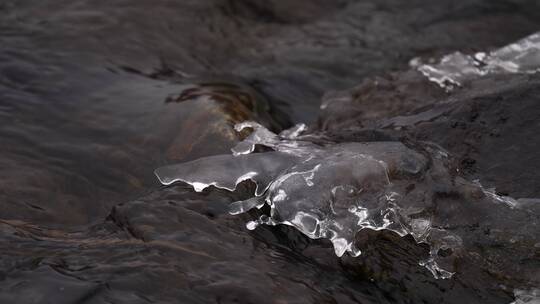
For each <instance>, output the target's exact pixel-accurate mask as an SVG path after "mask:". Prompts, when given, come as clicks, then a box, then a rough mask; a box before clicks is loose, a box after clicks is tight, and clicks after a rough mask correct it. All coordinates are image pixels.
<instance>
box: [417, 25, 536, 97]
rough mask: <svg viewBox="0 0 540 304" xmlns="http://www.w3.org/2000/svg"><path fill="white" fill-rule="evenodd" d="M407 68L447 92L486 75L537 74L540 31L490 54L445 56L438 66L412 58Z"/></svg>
mask: <svg viewBox="0 0 540 304" xmlns="http://www.w3.org/2000/svg"><path fill="white" fill-rule="evenodd" d="M410 65H411V66H413V67H416V68H417V69H418V70H419V71H420V72H422V74H424V75H425V76H426V77H427V78H428V79H429V80H430V81H433V82H435V83H437V84H438V85H439V86H441V87H442V88H445V89H447V90H452V89H453V88H454V87H456V86H461V85H463V84H464V83H465V82H467V81H469V80H472V79H475V78H478V77H481V76H485V75H488V74H512V73H522V74H532V73H537V72H539V71H540V32H538V33H535V34H532V35H530V36H528V37H526V38H523V39H521V40H519V41H517V42H515V43H512V44H510V45H507V46H505V47H502V48H500V49H497V50H494V51H491V52H489V53H485V52H479V53H476V54H474V55H466V54H463V53H461V52H455V53H452V54H449V55H446V56H444V57H443V58H442V59H441V60H440V62H439V63H437V64H423V63H422V62H421V60H419V59H418V58H415V59H413V60H411V62H410Z"/></svg>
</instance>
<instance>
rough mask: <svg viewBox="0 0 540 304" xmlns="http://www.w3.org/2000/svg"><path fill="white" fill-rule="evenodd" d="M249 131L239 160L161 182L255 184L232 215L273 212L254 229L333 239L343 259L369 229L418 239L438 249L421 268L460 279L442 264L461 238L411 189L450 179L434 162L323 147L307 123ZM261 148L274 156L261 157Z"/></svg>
mask: <svg viewBox="0 0 540 304" xmlns="http://www.w3.org/2000/svg"><path fill="white" fill-rule="evenodd" d="M244 128H251V129H253V132H252V133H251V135H250V136H249V137H248V138H246V139H245V140H244V141H242V142H240V143H239V144H238V145H237V146H236V147H234V148H233V149H232V152H233V153H232V154H231V155H217V156H210V157H205V158H202V159H198V160H195V161H191V162H187V163H182V164H177V165H172V166H166V167H162V168H159V169H157V170H156V172H155V173H156V175H157V177H158V178H159V180H160V181H161V182H162V183H163V184H165V185H169V184H171V183H173V182H176V181H182V182H185V183H188V184H190V185H192V186H193V188H194V190H195V191H198V192H200V191H203V190H204V189H205V188H207V187H209V186H214V187H217V188H222V189H226V190H229V191H234V190H235V188H236V186H237V185H238V184H239V183H241V182H242V181H245V180H251V181H253V182H254V183H255V184H256V185H257V187H256V190H255V193H254V194H253V197H252V198H250V199H247V200H245V201H238V202H234V203H232V204H231V206H230V213H231V214H239V213H244V212H247V211H248V210H250V209H252V208H261V207H262V206H264V205H268V206H269V207H270V214H269V215H263V216H261V217H260V218H259V219H257V220H254V221H251V222H249V223H247V225H246V226H247V228H248V229H255V228H256V227H257V226H258V225H277V224H285V225H290V226H293V227H295V228H297V229H298V230H300V231H301V232H303V233H304V234H305V235H307V236H308V237H310V238H314V239H316V238H327V239H329V240H330V241H331V242H332V243H333V245H334V249H335V253H336V255H338V256H342V255H343V254H344V253H346V252H348V253H349V254H351V255H353V256H358V255H359V254H361V248H359V247H358V246H357V245H356V244H355V235H356V233H357V232H359V231H360V230H362V229H372V230H381V229H387V230H390V231H393V232H396V233H398V234H399V235H401V236H404V235H407V234H410V235H412V236H413V237H414V238H415V240H416V241H417V242H425V243H428V244H430V246H431V252H430V253H431V255H430V257H429V258H428V259H426V260H423V261H419V263H420V265H423V266H425V267H427V268H428V269H429V270H430V271H431V272H432V273H433V274H434V276H435V277H440V278H448V277H450V276H451V275H452V273H451V272H449V271H446V270H444V269H442V268H441V267H439V265H438V264H437V261H436V260H437V252H438V251H439V250H440V249H443V250H444V249H448V248H456V247H459V246H461V243H462V240H461V238H460V237H459V236H457V235H452V234H450V233H448V232H447V231H445V230H444V229H441V228H437V227H435V226H434V225H433V221H434V218H433V215H432V214H430V213H429V212H426V210H428V209H430V208H433V206H430V204H432V200H430V198H429V195H425V194H424V193H426V190H425V189H424V190H423V189H422V188H419V190H418V191H417V192H414V191H412V192H411V191H410V190H407V185H410V182H411V181H414V180H416V181H419V180H424V181H425V180H429V178H430V177H428V176H427V175H426V176H425V172H426V171H427V170H428V167H429V168H430V169H429V170H431V171H435V174H434V175H435V176H440V175H444V174H447V171H445V169H444V168H443V166H442V165H441V164H440V163H438V162H437V161H435V160H434V158H431V157H429V156H426V155H425V153H419V152H417V151H415V150H413V149H411V148H409V147H407V146H406V145H404V144H403V143H401V142H369V143H343V144H327V145H318V144H315V143H313V142H310V141H309V140H306V138H307V137H304V136H303V135H302V132H303V131H304V130H305V126H304V125H298V126H296V127H294V128H292V129H290V130H287V131H284V132H282V133H280V134H274V133H272V132H270V131H269V130H267V129H266V128H264V127H262V126H260V125H258V124H257V123H254V122H245V123H242V124H239V125H237V126H236V129H237V130H238V131H240V130H242V129H244ZM256 145H262V146H266V147H268V148H271V149H272V150H273V151H271V152H264V153H253V152H254V150H255V146H256ZM424 152H425V151H424ZM437 155H438V154H437ZM439 158H440V157H439ZM437 170H439V171H440V172H438V173H437V172H436V171H437ZM441 172H443V173H441ZM469 185H470V186H471V187H475V188H476V189H479V190H481V191H483V192H484V194H485V197H488V198H490V199H492V200H494V201H495V200H497V199H499V197H497V196H496V194H494V193H492V192H489V191H484V190H483V188H481V186H479V185H476V184H475V183H469ZM429 187H432V185H431V186H428V187H427V188H426V189H429ZM409 192H410V193H409ZM411 193H412V194H411ZM421 195H425V197H422V196H421ZM489 208H491V207H489Z"/></svg>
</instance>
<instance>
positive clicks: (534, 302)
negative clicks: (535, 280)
mask: <svg viewBox="0 0 540 304" xmlns="http://www.w3.org/2000/svg"><path fill="white" fill-rule="evenodd" d="M514 296H515V297H516V300H515V301H514V302H512V303H510V304H539V303H540V289H531V290H519V289H516V290H514Z"/></svg>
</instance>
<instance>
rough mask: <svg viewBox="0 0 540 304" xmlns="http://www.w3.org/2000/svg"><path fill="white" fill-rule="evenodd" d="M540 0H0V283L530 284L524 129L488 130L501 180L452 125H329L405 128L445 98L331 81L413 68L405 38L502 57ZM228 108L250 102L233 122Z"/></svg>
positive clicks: (187, 287)
mask: <svg viewBox="0 0 540 304" xmlns="http://www.w3.org/2000/svg"><path fill="white" fill-rule="evenodd" d="M539 12H540V5H539V3H538V2H537V1H488V0H484V1H481V0H474V1H467V3H464V2H462V3H455V1H444V0H443V1H432V2H430V3H426V2H425V1H411V2H404V1H397V0H384V1H352V0H339V1H322V0H320V1H319V0H299V1H294V2H293V1H278V0H272V1H258V0H253V1H247V0H238V1H236V0H235V1H228V0H183V1H180V0H176V1H173V0H159V1H154V0H135V1H133V0H132V1H123V0H120V1H89V0H70V1H67V0H54V1H53V0H43V1H31V0H21V1H8V0H2V1H0V168H1V170H0V303H214V302H216V303H419V302H424V303H433V302H441V303H511V302H512V301H514V302H515V303H534V301H538V300H537V299H538V287H539V286H538V285H536V284H537V283H538V282H540V279H539V272H538V269H539V268H538V267H539V253H538V252H539V246H540V245H539V243H538V242H539V241H538V231H539V229H540V228H539V227H538V224H537V222H538V214H539V212H538V206H539V205H538V202H537V200H536V199H535V197H540V193H539V192H538V191H537V190H535V189H537V188H535V187H534V185H536V184H535V183H536V182H537V181H538V180H539V179H538V177H537V176H536V175H534V173H531V172H533V171H536V170H533V169H534V168H537V165H538V164H539V163H540V162H536V160H535V158H534V157H536V156H535V155H532V156H530V157H529V156H527V155H525V156H523V157H520V159H521V158H523V159H529V165H528V166H525V165H523V166H521V165H520V163H519V161H518V160H517V157H515V155H516V154H512V153H514V152H515V151H518V152H520V153H522V154H523V151H525V150H526V149H525V148H523V147H522V146H520V145H519V144H520V143H521V142H525V141H524V140H521V137H519V136H515V138H516V142H515V145H511V146H510V148H508V149H507V150H505V151H503V152H504V153H505V154H506V155H513V157H514V158H513V159H516V163H517V164H516V166H518V167H519V166H521V167H519V168H524V171H523V173H522V175H520V176H515V178H513V179H512V183H507V184H512V185H513V183H514V181H516V183H517V181H520V184H522V185H526V186H527V187H526V186H523V188H512V190H515V191H514V192H512V191H509V192H508V193H501V192H500V191H499V192H497V191H495V190H493V189H492V188H491V187H493V186H497V188H499V184H497V181H498V180H496V179H495V178H491V175H490V173H489V172H491V171H489V170H487V171H485V172H486V173H485V175H482V174H484V173H482V172H484V171H482V172H480V173H478V174H477V175H475V176H474V178H479V179H480V182H479V183H478V182H474V180H473V179H474V178H473V177H469V176H467V177H457V178H454V177H455V175H456V174H457V173H456V171H455V170H454V169H455V168H454V167H453V165H452V163H451V162H452V161H451V158H452V157H453V155H452V153H449V152H447V151H446V150H445V149H450V148H451V147H452V145H449V146H445V147H440V146H438V145H436V144H434V143H432V142H431V141H430V142H429V143H428V142H420V141H407V140H402V141H401V142H400V141H398V140H397V139H398V138H397V137H399V136H397V137H396V136H394V135H393V134H390V135H386V134H383V135H384V136H382V137H381V138H382V139H384V140H382V139H381V138H379V137H377V138H378V139H377V140H376V142H373V143H368V144H366V143H362V142H364V140H362V141H359V140H341V139H340V138H346V137H347V136H349V135H348V134H350V132H353V133H354V134H357V135H358V134H360V135H359V136H360V137H362V138H368V137H369V138H371V137H370V136H371V135H369V136H367V135H365V134H367V133H365V132H367V131H366V130H364V129H362V130H360V131H359V132H356V131H355V130H356V129H354V128H348V127H347V128H344V127H343V126H344V125H346V124H347V123H348V122H349V120H347V119H342V118H341V117H348V116H347V115H352V114H354V115H357V116H356V117H366V120H365V122H363V124H364V125H363V126H362V128H364V127H366V126H368V127H370V128H371V127H373V128H379V129H381V130H386V129H392V130H393V129H398V128H404V129H407V126H409V125H411V121H414V123H417V122H418V121H433V119H434V118H433V117H435V116H436V115H438V114H437V113H446V112H444V111H446V110H445V109H444V108H440V107H434V108H433V109H428V110H431V112H429V113H426V112H419V113H413V114H414V115H413V114H411V113H406V114H407V115H404V114H403V113H398V112H399V111H398V112H395V111H394V110H395V109H394V108H393V107H392V106H387V105H386V104H385V103H384V102H381V103H376V102H372V103H371V104H372V105H382V106H384V107H385V108H384V109H383V110H381V111H379V112H378V110H377V109H374V110H373V111H371V110H368V109H369V107H363V106H361V105H355V104H353V105H351V104H350V103H348V102H346V103H342V102H341V101H343V100H344V99H343V98H342V96H341V95H339V94H340V93H339V91H340V90H344V89H347V88H350V87H353V86H355V85H357V84H359V83H362V82H363V81H364V79H372V78H374V77H378V75H381V74H383V73H388V72H395V71H408V70H409V65H408V63H409V60H410V58H424V60H426V61H423V62H422V63H423V64H424V66H423V67H424V68H423V69H422V68H420V69H421V71H422V72H424V74H429V73H431V72H437V73H438V72H440V71H441V70H443V71H444V66H442V67H441V66H440V65H439V66H438V65H437V62H428V61H427V58H441V57H442V56H443V55H444V54H452V52H456V51H459V52H461V53H460V54H475V53H478V52H484V53H482V54H484V55H479V56H481V58H480V57H478V56H472V57H469V56H467V55H460V58H461V59H464V58H465V59H470V60H473V59H474V60H476V61H475V63H474V64H476V65H475V68H478V69H477V70H475V71H477V72H478V73H477V72H475V73H474V74H475V75H476V74H482V76H485V75H484V74H490V73H491V72H485V71H487V70H490V71H491V67H492V66H497V67H501V68H502V69H504V70H508V69H507V68H505V67H507V66H506V65H504V64H499V63H500V61H497V60H495V59H501V60H506V57H505V56H507V55H508V54H507V53H508V52H506V51H505V50H509V51H510V53H512V52H511V51H512V50H513V49H507V48H504V46H505V45H508V44H509V43H512V42H514V41H518V40H519V39H521V38H523V37H526V36H528V35H530V34H531V33H534V32H536V31H538V29H540V13H539ZM494 28H495V29H497V30H494ZM451 56H454V57H452V58H454V59H458V58H457V57H455V55H451ZM482 56H483V57H482ZM537 57H538V52H537V48H536V52H531V53H530V56H529V57H527V58H529V59H531V58H532V59H534V58H537ZM527 58H525V59H527ZM532 59H531V60H532ZM494 60H495V61H494ZM527 60H528V59H527ZM451 61H452V60H451ZM527 62H529V61H527ZM478 64H479V66H478ZM428 66H429V67H431V68H432V69H431V70H429V71H428V70H427V69H426V67H428ZM529 70H530V69H529V68H527V71H529ZM527 71H526V72H527ZM413 72H414V73H416V72H415V71H410V73H413ZM517 72H522V71H521V70H519V71H517ZM491 74H497V73H491ZM415 75H416V74H415ZM430 75H431V74H429V75H427V76H430ZM433 75H435V74H433ZM437 75H439V74H437ZM487 76H488V77H489V76H497V75H487ZM421 77H423V76H422V75H421V74H420V73H418V81H420V83H422V85H425V86H428V85H429V82H428V81H427V80H425V79H423V78H421ZM433 77H435V76H432V77H430V78H433ZM452 77H453V76H452ZM452 77H451V79H450V80H449V79H446V80H449V81H450V82H451V83H452V84H453V86H455V87H456V88H455V90H454V91H456V92H457V93H456V94H457V95H452V96H460V95H459V94H461V93H460V92H461V91H460V88H459V86H460V85H463V83H462V82H463V81H462V78H461V76H460V75H459V76H457V78H455V77H453V78H452ZM516 77H531V78H529V79H526V80H524V78H515V79H514V78H513V80H511V81H508V80H505V79H503V80H501V82H504V84H505V85H506V86H510V85H512V84H513V83H514V82H515V83H519V84H520V85H525V84H530V85H531V86H532V85H534V84H536V82H535V81H537V79H536V78H534V77H536V76H535V75H532V74H531V75H518V76H516ZM447 78H448V77H447ZM466 78H467V81H469V80H470V81H474V79H469V78H468V76H467V77H466ZM473 78H474V77H473ZM415 79H416V78H415ZM423 81H425V82H423ZM487 81H499V80H487ZM512 81H513V82H512ZM376 82H377V83H384V81H382V80H381V81H379V79H377V80H376ZM497 83H498V82H497ZM406 84H407V83H406ZM479 86H480V85H479ZM493 86H494V85H492V83H490V82H488V84H487V85H485V86H484V87H481V88H480V89H478V90H477V91H475V92H480V93H478V94H481V92H484V91H485V87H493ZM403 87H406V89H410V87H412V86H407V85H405V86H403ZM403 87H402V86H396V87H386V88H384V87H383V91H385V90H386V91H387V92H401V91H402V88H403ZM495 87H503V86H502V85H501V86H495ZM515 87H516V88H517V89H516V90H519V89H520V88H521V87H520V86H518V85H516V86H515ZM431 89H433V88H431ZM436 89H440V88H438V87H437V88H436ZM462 89H463V90H466V89H467V88H465V86H464V87H463V88H462ZM482 90H484V91H482ZM336 91H337V92H336ZM440 91H441V92H439V91H433V92H434V93H433V95H432V96H439V97H438V98H446V97H445V96H446V95H445V94H450V93H446V92H444V90H440ZM430 92H431V91H430ZM520 92H521V91H520ZM325 94H326V95H325ZM400 94H401V93H400ZM452 94H453V93H452ZM522 95H523V96H521V97H520V98H523V99H525V98H527V96H526V95H527V94H526V93H523V94H522ZM323 96H324V97H323ZM362 96H364V95H361V94H360V97H362ZM432 96H431V97H432ZM441 96H442V97H441ZM340 98H341V99H340ZM400 98H401V99H407V95H406V94H405V95H403V96H401V97H400ZM456 98H458V97H456ZM321 99H322V100H323V101H324V102H323V103H322V105H323V106H322V107H321ZM384 99H385V100H391V98H386V97H385V98H384ZM370 100H377V96H374V98H372V99H370ZM411 100H413V102H414V103H416V106H420V105H421V106H425V105H428V104H429V102H431V99H421V100H416V99H411ZM327 101H328V102H327ZM326 104H328V107H326V108H325V105H326ZM444 106H447V105H443V107H444ZM526 112H527V111H523V113H526ZM529 112H531V111H529ZM329 113H330V114H329ZM336 113H337V114H339V115H337V114H336ZM381 113H383V114H381ZM434 113H435V114H434ZM398 114H399V115H398ZM402 114H403V115H402ZM378 115H379V116H378ZM381 115H382V116H384V117H383V118H384V119H380V120H379V118H380V116H381ZM523 115H525V114H523ZM370 119H376V120H377V122H376V123H373V124H371V125H370V124H369V123H368V121H369V120H370ZM245 121H256V122H257V123H258V124H249V123H247V124H244V125H243V126H244V127H246V128H241V127H242V125H239V126H240V127H239V128H238V130H235V128H234V126H235V125H237V124H239V123H242V122H245ZM525 121H526V122H527V125H528V126H529V127H528V128H527V130H532V131H531V132H533V134H534V130H535V126H536V125H535V123H536V121H535V120H534V119H532V120H529V119H525ZM298 123H306V124H307V125H302V124H299V125H296V124H298ZM259 124H260V125H259ZM295 125H296V127H293V126H295ZM248 127H255V128H256V129H257V130H258V131H257V132H259V133H257V132H255V133H250V131H249V130H248V129H250V128H248ZM291 127H293V128H292V129H290V128H291ZM283 130H286V131H283ZM336 130H337V131H336ZM351 130H352V131H351ZM520 130H521V129H520ZM280 132H281V133H280ZM332 132H333V133H332ZM369 132H371V131H369ZM376 132H378V131H376ZM384 132H386V131H384ZM494 132H495V131H494ZM254 134H259V135H261V136H259V137H257V136H254ZM278 134H279V135H278ZM362 134H363V135H362ZM369 134H374V133H369ZM377 134H379V133H377ZM433 134H437V132H433ZM527 134H529V133H527ZM355 136H356V135H355ZM377 136H379V135H377ZM529 137H530V136H529ZM353 141H354V143H352V142H353ZM365 141H368V140H365ZM370 141H371V140H370ZM531 142H532V144H531V146H532V148H531V149H533V148H534V145H535V143H537V142H535V141H531ZM527 147H528V146H527ZM231 149H233V152H234V154H235V155H236V156H233V155H232V153H233V152H231ZM270 150H275V151H270ZM527 151H529V150H527ZM503 152H501V153H503ZM518 152H515V153H518ZM445 155H446V156H445ZM493 155H498V154H497V153H496V152H494V153H493ZM520 155H521V154H520ZM489 157H490V156H487V157H486V158H487V159H490V158H489ZM528 157H529V158H528ZM177 163H179V165H177V166H192V167H191V168H190V170H189V172H191V174H192V176H191V177H186V176H185V173H183V172H184V171H185V167H176V168H177V170H178V168H180V169H184V170H182V172H180V173H181V174H180V175H181V176H180V177H177V176H176V175H178V174H176V173H177V172H176V171H175V172H176V173H175V174H176V175H175V176H174V177H175V178H176V179H177V180H181V181H184V182H187V183H188V184H186V183H175V184H172V185H171V186H168V187H164V186H162V185H161V184H160V183H159V181H158V180H156V178H155V176H154V170H155V169H156V168H158V167H163V166H166V165H172V164H177ZM182 164H183V165H182ZM186 164H187V165H186ZM491 166H493V167H497V166H500V164H499V163H493V164H491ZM527 167H529V169H528V171H527ZM164 168H168V167H164ZM169 168H170V167H169ZM197 170H206V171H205V173H204V174H200V171H197ZM490 170H491V169H490ZM501 170H502V169H501ZM343 172H349V173H350V174H348V173H347V174H343ZM475 174H476V173H475ZM531 174H532V175H531ZM458 175H459V174H458ZM158 176H160V178H161V181H162V182H164V183H165V184H169V183H170V182H172V181H173V180H174V179H175V178H172V179H170V180H164V178H163V177H162V176H161V175H160V174H159V171H158ZM201 176H202V177H203V180H199V179H200V178H201ZM498 176H501V174H499V175H498ZM531 176H532V177H531ZM251 181H254V182H255V183H254V182H251ZM492 181H493V184H490V182H492ZM189 184H191V185H192V186H193V187H194V188H195V190H197V191H199V190H200V192H197V191H193V189H192V187H191V185H189ZM212 184H213V185H214V186H216V187H208V186H209V185H212ZM530 185H532V186H530ZM218 188H222V189H218ZM229 190H235V191H229ZM511 197H513V198H515V200H514V199H512V198H511ZM433 202H437V203H436V204H434V203H433ZM472 202H477V204H476V205H474V207H470V206H469V205H470V204H471V203H472ZM508 202H510V204H514V205H512V206H508ZM313 203H315V204H317V206H316V207H317V208H314V207H313V205H312V204H313ZM254 207H259V208H254ZM248 210H249V211H248ZM231 213H234V214H236V215H231ZM299 215H300V216H299ZM246 223H248V226H249V228H252V229H253V228H254V230H249V229H247V228H246ZM279 223H284V224H286V225H277V224H279ZM261 224H270V225H261ZM273 225H276V226H273ZM383 228H384V229H383ZM326 239H330V240H331V241H328V240H326ZM441 240H443V241H441ZM346 252H348V253H346ZM336 253H337V255H339V256H341V258H339V257H337V256H336ZM360 253H361V254H360ZM354 256H357V257H354ZM420 264H422V265H420ZM452 274H453V275H452ZM443 278H447V279H443Z"/></svg>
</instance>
